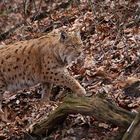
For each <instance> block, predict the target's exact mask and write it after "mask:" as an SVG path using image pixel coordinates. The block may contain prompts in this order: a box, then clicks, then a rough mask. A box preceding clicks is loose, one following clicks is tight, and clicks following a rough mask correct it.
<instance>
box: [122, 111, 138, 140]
mask: <svg viewBox="0 0 140 140" xmlns="http://www.w3.org/2000/svg"><path fill="white" fill-rule="evenodd" d="M139 139H140V112H139V113H138V114H137V115H136V117H135V119H134V120H133V122H132V123H131V125H130V127H129V128H128V129H127V131H126V133H125V134H124V136H123V139H122V140H139Z"/></svg>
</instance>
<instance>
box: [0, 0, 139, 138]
mask: <svg viewBox="0 0 140 140" xmlns="http://www.w3.org/2000/svg"><path fill="white" fill-rule="evenodd" d="M139 24H140V2H139V1H138V0H131V1H125V0H120V1H117V2H116V1H115V0H113V1H112V0H105V1H96V0H95V1H94V3H92V0H81V2H80V1H79V0H73V1H71V0H29V1H28V0H27V1H22V0H21V1H19V0H3V1H0V41H1V42H0V46H1V45H3V44H10V43H13V42H16V41H20V40H28V39H32V38H37V37H38V36H40V34H41V33H44V32H46V33H48V32H50V31H52V29H53V27H54V28H59V27H62V26H65V27H66V28H75V27H80V29H81V37H82V41H83V43H84V50H83V52H84V54H85V55H86V58H85V60H83V61H84V65H82V66H80V64H78V63H74V64H73V65H71V66H70V67H68V69H69V71H70V73H71V74H72V75H73V76H74V77H75V78H77V79H78V80H79V82H80V83H81V84H82V85H83V87H85V89H86V90H87V91H90V92H92V93H93V94H94V95H95V94H99V95H101V96H104V97H105V98H107V99H109V100H110V101H111V102H113V103H115V104H117V105H118V106H120V107H122V108H124V109H127V110H129V111H137V109H138V107H139V106H140V26H139ZM7 31H8V32H7ZM136 83H137V84H136ZM62 90H63V88H62V87H61V88H60V89H58V87H54V90H53V92H54V93H53V94H55V93H57V92H61V91H62ZM39 92H40V87H39V86H35V87H32V88H30V89H25V90H22V91H18V94H15V93H14V94H12V93H10V94H8V93H7V94H5V100H4V101H3V105H4V109H5V112H7V116H8V119H9V120H10V122H9V123H4V122H0V139H7V140H18V139H19V140H21V139H23V140H28V139H29V140H30V139H33V138H34V139H37V140H38V139H41V138H39V137H35V136H34V137H33V138H32V137H30V136H29V134H28V133H27V132H26V129H27V128H28V126H29V125H30V124H32V123H34V122H35V121H36V120H38V119H40V118H41V117H42V116H43V115H46V114H48V115H49V114H50V113H51V111H53V110H54V109H55V108H56V107H57V106H58V104H57V103H58V102H59V101H57V100H56V104H55V103H53V104H52V103H48V104H45V105H43V106H39V105H38V102H39V101H40V98H41V95H40V94H39ZM120 131H121V128H120V127H118V126H114V125H112V124H108V123H106V122H100V121H98V120H97V118H94V116H92V117H91V116H90V117H89V116H82V115H80V114H77V115H69V117H68V118H67V119H66V120H65V121H64V123H63V125H61V126H60V127H59V128H58V129H57V130H54V131H53V133H51V134H50V135H49V136H44V137H47V138H46V139H47V140H111V139H113V138H115V137H116V136H117V135H119V132H120Z"/></svg>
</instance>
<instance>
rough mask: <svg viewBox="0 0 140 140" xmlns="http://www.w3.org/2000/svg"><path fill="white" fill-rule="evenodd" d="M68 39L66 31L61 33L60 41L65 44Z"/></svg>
mask: <svg viewBox="0 0 140 140" xmlns="http://www.w3.org/2000/svg"><path fill="white" fill-rule="evenodd" d="M67 39H68V34H67V33H66V32H65V31H61V32H60V41H61V42H65V41H66V40H67Z"/></svg>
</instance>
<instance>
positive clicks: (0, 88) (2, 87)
mask: <svg viewBox="0 0 140 140" xmlns="http://www.w3.org/2000/svg"><path fill="white" fill-rule="evenodd" d="M5 90H6V85H5V84H4V83H3V82H2V81H0V114H4V112H3V110H2V100H3V94H4V92H5Z"/></svg>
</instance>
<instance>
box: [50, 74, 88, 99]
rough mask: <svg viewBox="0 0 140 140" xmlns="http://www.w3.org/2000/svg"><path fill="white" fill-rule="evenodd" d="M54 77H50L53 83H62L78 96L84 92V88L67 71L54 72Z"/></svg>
mask: <svg viewBox="0 0 140 140" xmlns="http://www.w3.org/2000/svg"><path fill="white" fill-rule="evenodd" d="M55 75H56V77H55V78H54V79H52V81H53V83H55V84H58V85H64V86H67V87H68V88H70V89H71V90H72V91H73V92H74V93H76V94H77V95H79V96H83V95H85V94H86V91H85V89H84V88H83V87H82V86H81V85H80V84H79V82H78V81H77V80H75V79H74V78H73V77H72V76H70V75H69V74H68V73H66V72H64V73H56V74H55Z"/></svg>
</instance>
